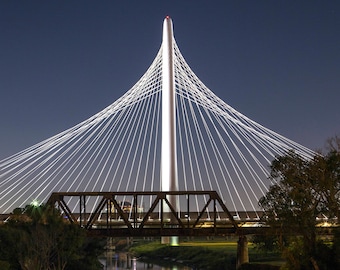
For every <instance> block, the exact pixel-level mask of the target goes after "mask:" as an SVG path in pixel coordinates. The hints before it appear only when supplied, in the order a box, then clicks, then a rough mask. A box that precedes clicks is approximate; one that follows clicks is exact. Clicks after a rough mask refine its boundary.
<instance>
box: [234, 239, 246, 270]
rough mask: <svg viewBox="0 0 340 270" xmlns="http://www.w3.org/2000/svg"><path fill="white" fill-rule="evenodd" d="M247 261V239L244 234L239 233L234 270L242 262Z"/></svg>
mask: <svg viewBox="0 0 340 270" xmlns="http://www.w3.org/2000/svg"><path fill="white" fill-rule="evenodd" d="M248 262H249V254H248V241H247V237H246V236H245V235H240V236H239V239H238V241H237V256H236V270H237V269H239V268H240V267H241V265H242V264H244V263H248Z"/></svg>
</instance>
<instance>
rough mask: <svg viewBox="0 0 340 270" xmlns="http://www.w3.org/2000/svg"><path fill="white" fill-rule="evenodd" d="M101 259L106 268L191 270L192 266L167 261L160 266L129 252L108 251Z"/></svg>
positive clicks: (115, 269) (106, 269)
mask: <svg viewBox="0 0 340 270" xmlns="http://www.w3.org/2000/svg"><path fill="white" fill-rule="evenodd" d="M99 261H100V262H101V263H102V264H103V265H104V269H105V270H123V269H124V270H125V269H132V270H142V269H151V270H191V269H192V268H190V267H187V266H182V265H175V264H172V263H170V262H167V265H168V264H169V265H168V266H166V267H164V266H159V265H156V264H154V263H150V262H143V261H141V260H138V259H137V258H135V257H133V256H131V255H130V254H129V253H115V252H107V254H106V257H101V258H99Z"/></svg>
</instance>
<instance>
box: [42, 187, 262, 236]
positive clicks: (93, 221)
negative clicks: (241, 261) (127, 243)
mask: <svg viewBox="0 0 340 270" xmlns="http://www.w3.org/2000/svg"><path fill="white" fill-rule="evenodd" d="M171 198H175V201H177V202H181V203H182V204H184V205H185V206H186V207H184V208H183V209H182V211H181V212H178V211H176V207H177V206H178V203H176V204H175V205H173V204H172V203H171V201H172V200H171ZM130 199H131V201H130ZM196 199H199V200H202V201H205V203H204V204H202V208H201V209H200V210H199V211H192V210H191V208H190V205H191V203H193V201H194V200H196ZM143 200H151V201H152V203H151V207H150V208H148V209H144V208H143V207H141V205H140V203H141V202H142V201H143ZM93 201H96V203H95V205H96V207H95V210H94V211H93V212H87V210H86V209H87V203H89V202H91V203H90V204H91V208H92V205H93ZM75 203H76V204H77V205H79V209H78V211H76V213H74V212H72V211H71V208H72V205H74V204H75ZM47 204H48V205H51V206H52V207H56V208H58V209H60V212H61V213H63V216H64V218H65V221H66V222H70V223H72V224H77V225H78V226H80V227H82V228H85V229H86V230H87V232H88V234H89V235H91V236H107V237H114V236H127V237H133V236H136V237H149V236H208V235H230V234H253V233H258V230H257V229H256V226H254V227H242V224H244V223H245V222H247V223H248V224H249V223H253V224H256V223H259V220H258V219H257V218H256V216H254V218H253V219H249V218H247V219H243V220H235V218H234V217H235V216H234V214H235V213H232V212H230V211H229V210H228V208H227V206H226V205H225V204H224V202H223V201H222V199H221V197H220V196H219V195H218V194H217V192H216V191H169V192H54V193H52V195H51V197H50V198H49V199H48V201H47ZM164 206H165V207H164ZM164 209H168V212H166V211H164ZM218 209H221V210H220V211H219V210H218Z"/></svg>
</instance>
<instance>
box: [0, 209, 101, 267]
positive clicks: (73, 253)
mask: <svg viewBox="0 0 340 270" xmlns="http://www.w3.org/2000/svg"><path fill="white" fill-rule="evenodd" d="M91 243H92V242H89V241H87V239H86V234H85V231H84V230H83V229H81V228H79V227H78V226H77V225H73V224H69V223H68V222H64V220H63V218H62V216H61V214H60V212H59V211H57V209H55V208H53V207H50V206H47V205H40V206H34V205H28V206H26V207H25V208H24V209H15V210H14V211H13V213H12V215H11V217H10V220H9V222H8V223H7V224H5V225H4V226H1V227H0V260H3V261H7V262H8V263H9V264H10V266H11V267H10V269H27V270H30V269H46V270H48V269H75V268H68V266H69V265H71V264H76V263H77V262H80V261H86V260H87V261H86V263H87V266H88V267H90V268H82V269H101V268H99V267H98V260H97V257H95V259H96V261H95V260H94V259H93V256H96V255H97V254H96V252H94V254H93V255H91V254H89V252H85V251H84V250H85V249H86V248H87V247H88V246H90V244H91ZM98 250H99V249H98ZM101 250H102V251H103V248H101Z"/></svg>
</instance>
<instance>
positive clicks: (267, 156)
mask: <svg viewBox="0 0 340 270" xmlns="http://www.w3.org/2000/svg"><path fill="white" fill-rule="evenodd" d="M170 21H171V20H170V18H166V19H165V22H164V23H165V26H166V27H168V28H169V27H171V28H172V24H171V25H170V24H169V22H170ZM167 33H168V34H167V35H166V37H164V30H163V42H162V45H161V48H160V50H159V52H158V53H157V55H156V57H155V59H154V60H153V62H152V64H151V66H150V67H149V68H148V69H147V71H146V72H145V74H144V75H143V76H142V77H141V78H140V80H139V81H138V82H137V83H136V84H135V85H134V86H133V87H132V88H131V89H130V90H128V91H127V92H126V93H125V94H124V95H123V96H122V97H121V98H119V99H118V100H116V101H115V102H113V103H112V104H111V105H109V106H108V107H106V108H105V109H103V110H102V111H100V112H98V113H97V114H95V115H93V116H92V117H90V118H89V119H87V120H85V121H83V122H81V123H79V124H77V125H75V126H74V127H72V128H70V129H67V130H65V131H63V132H61V133H59V134H57V135H55V136H53V137H51V138H48V139H46V140H44V141H42V142H40V143H38V144H36V145H33V146H31V147H29V148H27V149H25V150H23V151H21V152H19V153H17V154H14V155H12V156H10V157H8V158H5V159H3V160H1V161H0V213H9V212H11V211H12V210H13V209H14V208H16V207H23V206H25V205H27V204H29V203H31V202H32V201H33V200H38V201H40V202H46V201H47V200H48V198H49V197H50V195H51V193H52V192H105V191H107V192H109V191H115V192H137V191H138V192H144V191H145V192H149V191H152V192H153V191H161V190H163V191H164V190H166V189H168V187H165V184H164V178H165V176H164V174H163V173H164V171H165V169H164V168H165V167H164V163H165V159H167V155H169V156H171V158H170V159H173V156H174V154H175V159H173V161H174V160H175V167H172V166H170V168H167V169H169V170H172V171H173V173H174V175H170V174H169V175H170V176H169V177H170V178H171V179H173V178H176V181H175V188H176V189H177V190H179V191H204V190H207V191H211V190H215V191H216V192H217V193H218V194H219V195H220V197H221V198H222V200H223V202H224V204H225V205H226V206H227V207H228V209H229V210H230V211H233V212H235V213H236V215H238V213H239V212H242V213H247V212H252V213H254V212H255V213H256V212H257V211H258V210H259V209H258V206H257V202H258V199H259V198H260V197H261V196H263V195H264V194H265V193H266V191H267V189H268V187H269V185H270V180H269V179H268V176H269V173H270V172H269V169H270V168H269V165H270V163H271V161H272V160H273V159H274V158H275V156H277V155H283V154H285V153H286V152H287V151H289V150H291V149H293V150H294V151H295V152H296V153H298V154H300V155H301V156H303V157H305V158H310V157H311V156H312V155H313V154H314V152H313V151H311V150H309V149H308V148H306V147H304V146H302V145H300V144H298V143H296V142H293V141H292V140H289V139H288V138H285V137H283V136H281V135H279V134H277V133H275V132H274V131H272V130H270V129H268V128H266V127H264V126H262V125H260V124H258V123H256V122H255V121H253V120H251V119H249V118H248V117H246V116H245V115H243V114H242V113H240V112H238V111H237V110H235V109H234V108H232V107H231V106H229V105H228V104H227V103H225V102H224V101H223V100H221V99H220V98H219V97H217V96H216V95H215V94H214V93H213V92H212V91H211V90H210V89H209V88H208V87H206V86H205V85H204V84H203V82H201V81H200V80H199V78H198V77H197V76H196V75H195V74H194V72H193V71H192V70H191V68H190V67H189V65H188V64H187V63H186V61H185V59H184V57H183V56H182V54H181V52H180V50H179V48H178V46H177V43H176V41H175V39H174V37H173V35H172V29H171V31H168V32H167ZM165 71H166V72H169V73H171V74H170V75H168V74H165ZM165 85H166V86H169V85H170V88H171V89H172V90H173V94H174V96H173V97H174V99H173V101H172V102H173V103H172V104H173V105H174V107H175V110H174V111H173V112H172V114H169V115H168V116H169V117H170V118H169V119H171V120H170V121H173V122H171V123H172V124H174V126H173V128H172V131H171V132H174V134H175V136H170V137H169V136H168V135H169V134H168V132H164V130H165V129H164V125H165V124H166V123H165V122H168V120H164V118H163V117H164V114H165V113H164V107H165V106H168V105H167V103H166V104H164V100H167V98H166V99H165V92H164V88H165V87H164V86H165ZM226 88H227V86H226ZM174 139H175V144H172V143H171V141H172V140H174ZM162 142H163V143H162ZM167 145H172V149H173V152H170V153H168V152H167V153H165V152H164V151H162V149H164V147H165V148H166V147H167ZM174 146H175V148H174ZM162 162H163V167H162ZM162 172H163V173H162ZM162 179H163V180H162ZM171 179H170V181H172V180H171ZM169 185H170V186H171V184H169ZM98 200H99V199H98V198H97V199H94V201H93V202H92V204H91V201H90V202H88V204H87V205H90V206H88V208H87V209H88V211H89V212H93V211H94V210H95V208H96V205H97V203H98ZM120 200H121V202H120V203H121V204H122V205H124V204H125V201H129V200H130V201H129V203H131V204H135V205H138V207H139V208H140V209H147V208H150V206H151V204H152V202H153V199H152V198H140V199H139V201H138V202H132V201H131V200H133V198H126V197H122V198H121V199H120ZM207 200H208V198H207V197H203V198H198V197H195V198H194V199H193V202H191V203H190V211H196V212H198V211H199V210H198V209H201V206H202V205H204V204H205V203H206V202H207ZM183 204H184V205H183ZM185 204H186V203H185V202H182V201H181V200H179V199H178V202H177V204H176V205H177V206H176V207H177V208H178V209H177V210H178V211H184V210H181V209H186V205H185ZM91 205H92V207H91ZM72 207H73V209H71V210H73V211H77V209H79V207H81V205H80V206H79V203H78V202H75V203H74V204H73V206H72ZM104 210H105V211H108V209H104V208H103V211H104ZM80 212H81V211H80ZM246 215H247V214H246Z"/></svg>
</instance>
